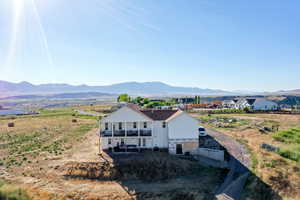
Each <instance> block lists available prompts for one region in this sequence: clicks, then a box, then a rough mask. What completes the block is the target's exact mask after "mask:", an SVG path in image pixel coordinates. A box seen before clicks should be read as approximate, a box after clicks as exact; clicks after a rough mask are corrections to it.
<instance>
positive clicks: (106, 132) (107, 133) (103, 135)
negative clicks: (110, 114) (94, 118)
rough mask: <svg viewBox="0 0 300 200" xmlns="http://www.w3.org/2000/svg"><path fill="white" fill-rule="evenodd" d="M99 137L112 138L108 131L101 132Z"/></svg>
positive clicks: (110, 132)
mask: <svg viewBox="0 0 300 200" xmlns="http://www.w3.org/2000/svg"><path fill="white" fill-rule="evenodd" d="M101 136H102V137H111V136H112V131H108V130H105V131H101Z"/></svg>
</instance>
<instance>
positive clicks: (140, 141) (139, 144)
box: [139, 138, 141, 147]
mask: <svg viewBox="0 0 300 200" xmlns="http://www.w3.org/2000/svg"><path fill="white" fill-rule="evenodd" d="M140 146H141V138H139V147H140Z"/></svg>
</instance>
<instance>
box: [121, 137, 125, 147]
mask: <svg viewBox="0 0 300 200" xmlns="http://www.w3.org/2000/svg"><path fill="white" fill-rule="evenodd" d="M124 144H125V142H124V138H121V146H123V145H124Z"/></svg>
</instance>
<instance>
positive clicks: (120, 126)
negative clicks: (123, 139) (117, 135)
mask: <svg viewBox="0 0 300 200" xmlns="http://www.w3.org/2000/svg"><path fill="white" fill-rule="evenodd" d="M119 130H122V122H119Z"/></svg>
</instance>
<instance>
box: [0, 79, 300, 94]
mask: <svg viewBox="0 0 300 200" xmlns="http://www.w3.org/2000/svg"><path fill="white" fill-rule="evenodd" d="M91 92H96V93H97V94H96V96H101V95H102V96H105V95H106V96H107V95H116V94H120V93H128V94H130V95H152V96H155V95H243V94H246V93H247V94H250V93H253V94H254V93H255V92H251V91H225V90H216V89H203V88H198V87H179V86H172V85H168V84H165V83H162V82H124V83H118V84H112V85H105V86H88V85H69V84H57V83H54V84H52V83H51V84H39V85H35V84H31V83H29V82H25V81H23V82H20V83H12V82H8V81H1V80H0V97H5V96H6V97H7V96H13V95H36V94H42V95H49V94H51V95H53V94H60V93H63V94H61V95H63V96H68V97H71V96H73V95H71V94H69V95H68V94H67V93H73V94H74V95H75V96H81V94H79V93H90V94H86V95H87V96H91V95H95V94H93V93H91ZM275 93H277V94H299V93H300V89H298V90H286V91H278V92H275ZM86 95H85V96H86Z"/></svg>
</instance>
